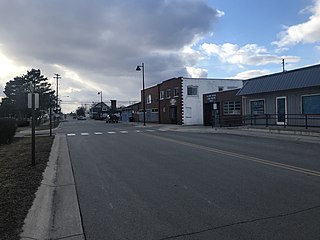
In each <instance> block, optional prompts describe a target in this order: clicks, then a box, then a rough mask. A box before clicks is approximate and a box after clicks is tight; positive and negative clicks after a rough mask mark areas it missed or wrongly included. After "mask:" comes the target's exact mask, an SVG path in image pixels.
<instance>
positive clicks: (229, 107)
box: [223, 101, 240, 115]
mask: <svg viewBox="0 0 320 240" xmlns="http://www.w3.org/2000/svg"><path fill="white" fill-rule="evenodd" d="M223 114H224V115H240V101H227V102H223Z"/></svg>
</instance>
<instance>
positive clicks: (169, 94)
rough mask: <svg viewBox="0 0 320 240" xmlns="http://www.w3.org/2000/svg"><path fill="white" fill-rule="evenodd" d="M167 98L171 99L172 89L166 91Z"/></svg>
mask: <svg viewBox="0 0 320 240" xmlns="http://www.w3.org/2000/svg"><path fill="white" fill-rule="evenodd" d="M166 98H171V89H167V90H166Z"/></svg>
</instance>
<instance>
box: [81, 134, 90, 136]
mask: <svg viewBox="0 0 320 240" xmlns="http://www.w3.org/2000/svg"><path fill="white" fill-rule="evenodd" d="M81 136H89V133H81Z"/></svg>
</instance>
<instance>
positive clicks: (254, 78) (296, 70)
mask: <svg viewBox="0 0 320 240" xmlns="http://www.w3.org/2000/svg"><path fill="white" fill-rule="evenodd" d="M318 67H320V64H316V65H311V66H306V67H302V68H296V69H292V70H286V71H284V72H283V71H282V72H277V73H270V74H267V75H262V76H259V77H253V78H248V79H243V81H244V82H247V81H253V80H259V79H260V78H265V77H271V76H276V75H281V74H286V73H292V72H298V71H302V70H306V69H310V68H318Z"/></svg>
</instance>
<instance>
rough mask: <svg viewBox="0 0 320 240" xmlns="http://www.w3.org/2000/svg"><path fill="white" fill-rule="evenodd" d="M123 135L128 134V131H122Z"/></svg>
mask: <svg viewBox="0 0 320 240" xmlns="http://www.w3.org/2000/svg"><path fill="white" fill-rule="evenodd" d="M120 132H121V133H128V131H120Z"/></svg>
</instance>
